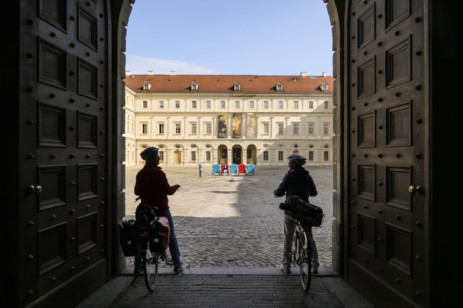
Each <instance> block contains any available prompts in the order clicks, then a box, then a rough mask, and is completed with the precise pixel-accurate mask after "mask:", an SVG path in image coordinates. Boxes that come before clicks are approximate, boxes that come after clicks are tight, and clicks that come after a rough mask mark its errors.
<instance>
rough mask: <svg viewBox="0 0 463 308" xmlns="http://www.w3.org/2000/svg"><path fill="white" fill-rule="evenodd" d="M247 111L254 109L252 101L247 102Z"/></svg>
mask: <svg viewBox="0 0 463 308" xmlns="http://www.w3.org/2000/svg"><path fill="white" fill-rule="evenodd" d="M249 109H254V101H249Z"/></svg>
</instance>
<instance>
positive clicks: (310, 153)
mask: <svg viewBox="0 0 463 308" xmlns="http://www.w3.org/2000/svg"><path fill="white" fill-rule="evenodd" d="M309 161H313V151H309Z"/></svg>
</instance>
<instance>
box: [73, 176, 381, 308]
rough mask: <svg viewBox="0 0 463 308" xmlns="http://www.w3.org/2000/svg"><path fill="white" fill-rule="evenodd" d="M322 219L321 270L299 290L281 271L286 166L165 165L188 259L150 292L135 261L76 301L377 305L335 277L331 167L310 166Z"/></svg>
mask: <svg viewBox="0 0 463 308" xmlns="http://www.w3.org/2000/svg"><path fill="white" fill-rule="evenodd" d="M308 169H309V170H310V172H311V174H312V176H313V177H314V180H315V183H316V185H317V188H318V191H319V195H318V196H317V197H315V198H313V199H311V201H312V202H313V203H315V204H317V205H319V206H321V207H322V208H323V210H324V212H325V219H324V222H323V224H322V226H321V227H319V228H314V235H315V240H316V241H317V245H318V250H319V255H320V263H321V266H322V267H323V268H322V269H321V271H320V274H321V275H318V276H314V277H313V278H312V286H311V288H310V291H309V294H305V293H303V292H302V289H301V287H300V279H299V275H298V272H297V270H296V269H293V270H292V273H291V274H290V275H286V274H283V273H281V272H280V271H279V265H280V259H281V254H282V245H283V238H282V233H283V218H282V214H283V213H282V211H281V210H279V209H278V205H279V203H280V202H281V201H283V199H282V198H274V197H273V190H274V189H275V188H276V187H277V186H278V184H279V183H280V181H281V178H282V177H283V175H284V173H285V172H286V171H287V168H286V167H265V168H264V167H261V168H260V167H258V168H257V170H256V175H255V176H211V175H210V169H209V168H207V167H205V170H204V173H203V177H202V178H199V176H198V174H197V170H196V168H192V167H167V168H164V171H165V172H166V174H167V178H168V180H169V182H170V184H171V185H173V184H180V185H181V186H182V187H181V189H180V190H179V191H178V192H177V193H176V194H175V195H173V196H171V197H170V198H169V199H170V205H171V211H172V214H173V216H174V221H175V227H176V230H177V236H178V238H179V245H180V251H181V254H182V260H183V263H184V266H185V271H184V273H183V274H179V275H175V274H173V273H172V267H169V266H166V265H164V266H163V267H162V268H161V269H160V275H159V277H158V285H157V288H156V290H155V291H154V292H153V293H150V292H148V291H147V289H146V287H145V286H144V282H143V279H141V278H139V279H138V280H137V282H136V283H135V285H134V286H132V287H130V286H129V285H130V281H131V280H132V278H133V277H132V276H131V273H132V272H133V267H131V265H132V264H131V263H132V261H133V260H131V258H127V265H128V267H127V269H126V271H125V272H124V273H122V275H121V276H118V277H116V278H115V279H113V280H111V281H110V282H108V283H106V284H105V285H104V286H102V287H101V288H100V289H99V290H97V291H96V292H95V293H94V294H92V295H91V296H90V297H88V298H87V299H86V300H85V301H83V302H82V303H81V304H80V305H79V306H78V307H77V308H95V307H113V308H125V307H201V308H202V307H240V308H242V307H323V308H325V307H346V308H351V307H352V308H364V307H365V308H371V307H373V306H372V305H371V304H370V303H368V302H367V301H366V300H365V299H364V298H363V297H362V296H361V295H359V294H358V293H357V292H356V291H354V290H353V289H352V288H351V287H350V286H349V285H347V284H346V282H345V281H343V280H342V279H341V278H339V277H335V276H331V275H332V273H331V272H330V268H331V216H332V200H331V198H332V171H331V167H310V168H308ZM138 170H139V168H128V169H127V191H126V196H127V202H126V204H127V210H126V213H127V214H128V216H127V217H128V218H130V216H133V214H134V212H135V208H136V205H137V204H136V203H134V199H135V196H134V195H133V185H134V178H135V175H136V172H137V171H138Z"/></svg>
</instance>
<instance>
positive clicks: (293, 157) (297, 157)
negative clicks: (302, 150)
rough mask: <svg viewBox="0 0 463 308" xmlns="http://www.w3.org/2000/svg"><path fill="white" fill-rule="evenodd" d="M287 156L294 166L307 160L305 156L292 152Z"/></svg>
mask: <svg viewBox="0 0 463 308" xmlns="http://www.w3.org/2000/svg"><path fill="white" fill-rule="evenodd" d="M287 158H288V159H289V161H290V163H291V164H292V165H295V166H303V165H304V164H305V161H306V160H307V158H305V157H304V156H302V155H300V154H297V153H293V154H291V155H289V156H288V157H287Z"/></svg>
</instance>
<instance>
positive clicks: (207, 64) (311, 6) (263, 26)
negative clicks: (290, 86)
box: [126, 0, 333, 76]
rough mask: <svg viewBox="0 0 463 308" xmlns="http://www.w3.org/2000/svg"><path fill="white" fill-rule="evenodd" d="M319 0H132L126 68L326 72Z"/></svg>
mask: <svg viewBox="0 0 463 308" xmlns="http://www.w3.org/2000/svg"><path fill="white" fill-rule="evenodd" d="M331 40H332V37H331V25H330V21H329V17H328V12H327V10H326V5H325V4H324V3H323V0H233V1H224V0H136V1H135V4H134V6H133V10H132V13H131V15H130V19H129V24H128V26H127V49H126V55H127V66H126V70H128V71H130V72H131V73H133V74H145V73H146V72H147V71H148V70H153V71H154V73H155V74H167V73H169V71H176V72H177V74H227V75H231V74H233V75H234V74H238V75H299V74H300V73H301V72H307V74H308V75H321V74H322V73H323V72H326V73H327V74H328V75H329V76H331V75H332V55H333V52H332V50H331V48H332V41H331Z"/></svg>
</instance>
